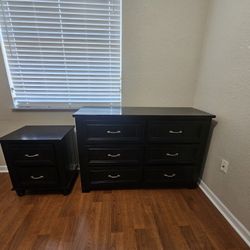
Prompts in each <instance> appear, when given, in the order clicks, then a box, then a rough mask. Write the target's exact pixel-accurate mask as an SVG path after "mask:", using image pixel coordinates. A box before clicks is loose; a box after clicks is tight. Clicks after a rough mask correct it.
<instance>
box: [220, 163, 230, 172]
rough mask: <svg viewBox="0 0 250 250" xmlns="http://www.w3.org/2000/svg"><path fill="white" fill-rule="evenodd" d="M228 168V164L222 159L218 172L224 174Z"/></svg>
mask: <svg viewBox="0 0 250 250" xmlns="http://www.w3.org/2000/svg"><path fill="white" fill-rule="evenodd" d="M228 166H229V162H228V161H227V160H225V159H222V160H221V164H220V170H221V171H222V172H224V173H225V174H226V173H227V171H228Z"/></svg>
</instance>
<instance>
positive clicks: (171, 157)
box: [146, 144, 199, 164]
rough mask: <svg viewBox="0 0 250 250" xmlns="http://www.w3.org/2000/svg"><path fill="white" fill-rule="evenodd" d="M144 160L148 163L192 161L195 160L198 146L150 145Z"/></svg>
mask: <svg viewBox="0 0 250 250" xmlns="http://www.w3.org/2000/svg"><path fill="white" fill-rule="evenodd" d="M146 152H147V154H146V159H147V160H146V161H147V163H149V164H166V163H176V164H179V163H193V162H195V161H196V160H197V157H198V154H199V147H198V146H194V145H175V144H170V145H164V146H151V147H149V148H148V149H147V151H146Z"/></svg>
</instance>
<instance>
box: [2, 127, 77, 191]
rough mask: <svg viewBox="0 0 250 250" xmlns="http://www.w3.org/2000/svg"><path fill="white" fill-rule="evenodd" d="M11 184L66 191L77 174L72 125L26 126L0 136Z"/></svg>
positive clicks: (18, 187)
mask: <svg viewBox="0 0 250 250" xmlns="http://www.w3.org/2000/svg"><path fill="white" fill-rule="evenodd" d="M0 143H1V145H2V148H3V153H4V157H5V161H6V163H7V167H8V170H9V174H10V178H11V181H12V185H13V188H14V189H15V191H16V193H17V194H18V195H19V196H22V195H24V194H25V192H26V191H30V192H61V193H63V194H64V195H66V194H69V193H70V191H71V189H72V187H73V185H74V182H75V179H76V177H77V172H78V171H77V168H78V157H77V149H76V142H75V133H74V126H25V127H23V128H21V129H18V130H16V131H14V132H12V133H10V134H8V135H6V136H3V137H2V138H0Z"/></svg>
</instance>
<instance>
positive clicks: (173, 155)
mask: <svg viewBox="0 0 250 250" xmlns="http://www.w3.org/2000/svg"><path fill="white" fill-rule="evenodd" d="M178 155H179V153H175V154H170V153H166V156H171V157H176V156H178Z"/></svg>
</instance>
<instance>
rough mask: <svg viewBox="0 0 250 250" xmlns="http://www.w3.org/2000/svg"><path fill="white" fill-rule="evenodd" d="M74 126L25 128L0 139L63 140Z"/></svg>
mask: <svg viewBox="0 0 250 250" xmlns="http://www.w3.org/2000/svg"><path fill="white" fill-rule="evenodd" d="M73 128H74V126H25V127H22V128H20V129H18V130H15V131H13V132H11V133H9V134H7V135H5V136H3V137H1V138H0V142H3V141H37V140H38V141H56V140H62V139H63V138H64V136H65V135H66V134H67V133H68V132H69V131H70V130H71V129H73Z"/></svg>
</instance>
